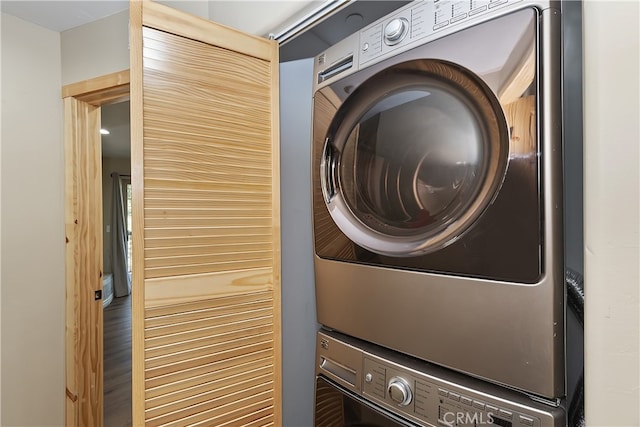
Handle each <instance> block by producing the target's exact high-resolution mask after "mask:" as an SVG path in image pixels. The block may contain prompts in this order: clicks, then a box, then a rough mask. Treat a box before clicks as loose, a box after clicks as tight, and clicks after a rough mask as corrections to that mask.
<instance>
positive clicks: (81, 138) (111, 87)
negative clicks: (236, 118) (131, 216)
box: [62, 70, 131, 427]
mask: <svg viewBox="0 0 640 427" xmlns="http://www.w3.org/2000/svg"><path fill="white" fill-rule="evenodd" d="M62 97H63V102H64V133H65V135H64V144H65V234H66V251H65V252H66V255H65V256H66V273H65V274H66V278H65V281H66V295H67V296H66V332H65V348H66V351H65V353H66V354H65V377H66V379H65V382H66V393H65V394H66V400H65V420H66V422H65V425H68V426H78V425H94V426H96V427H100V426H103V425H104V419H103V409H104V399H103V388H104V387H103V386H104V375H103V366H104V359H103V350H104V343H103V314H104V313H103V311H104V308H103V304H102V293H103V278H104V271H105V270H104V265H103V252H104V249H103V211H102V208H103V200H102V194H103V191H102V174H101V173H100V172H101V171H102V169H103V168H102V153H101V140H100V127H101V111H102V107H103V106H107V105H110V104H116V103H118V102H122V101H126V100H128V99H129V70H125V71H121V72H118V73H113V74H109V75H106V76H102V77H98V78H95V79H91V80H86V81H83V82H79V83H75V84H72V85H67V86H64V87H63V88H62ZM129 336H130V333H129ZM129 340H130V338H129ZM129 347H131V344H129ZM129 351H131V350H129ZM129 358H130V357H129ZM129 386H131V380H129ZM123 393H126V394H128V395H129V396H131V393H130V392H129V393H127V392H126V391H124V392H123ZM129 412H131V410H130V409H129Z"/></svg>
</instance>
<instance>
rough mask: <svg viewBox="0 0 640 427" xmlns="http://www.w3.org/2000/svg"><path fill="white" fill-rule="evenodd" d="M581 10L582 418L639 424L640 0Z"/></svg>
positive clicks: (591, 5)
mask: <svg viewBox="0 0 640 427" xmlns="http://www.w3.org/2000/svg"><path fill="white" fill-rule="evenodd" d="M583 7H584V9H583V10H584V20H583V22H584V38H583V40H584V124H585V126H584V144H585V146H584V148H585V187H584V196H585V292H586V307H585V314H586V319H585V322H586V324H585V334H586V336H585V381H586V421H587V424H588V425H590V426H632V425H640V414H639V413H638V411H639V408H638V402H639V401H640V396H639V374H640V372H639V366H640V360H639V357H638V349H639V345H638V340H639V339H640V338H639V337H640V319H639V317H638V316H639V315H638V311H639V299H638V294H639V292H638V291H639V289H638V284H639V279H640V277H639V267H638V265H639V261H640V252H639V249H638V248H639V246H640V238H639V227H640V209H639V205H640V183H639V175H638V164H639V162H638V160H639V157H640V152H639V145H640V142H639V141H640V132H639V129H638V126H639V121H638V120H639V119H638V118H639V117H640V107H639V103H640V102H639V95H640V85H639V79H640V78H639V76H640V67H639V63H640V43H639V40H640V33H639V30H638V28H639V25H638V24H639V22H638V18H639V15H640V5H639V3H638V2H635V1H634V2H628V1H622V2H612V1H609V2H600V1H586V2H585V3H584V6H583Z"/></svg>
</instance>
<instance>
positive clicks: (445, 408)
mask: <svg viewBox="0 0 640 427" xmlns="http://www.w3.org/2000/svg"><path fill="white" fill-rule="evenodd" d="M318 336H319V341H318V342H319V343H322V346H321V345H318V347H317V358H316V359H317V361H318V362H319V363H318V365H317V367H316V375H320V376H323V377H325V378H327V379H329V380H333V381H334V382H335V383H337V384H338V385H342V386H344V385H345V384H346V385H347V387H345V388H346V389H347V390H348V391H350V392H354V393H357V394H358V395H360V396H362V397H363V398H364V399H365V400H367V401H369V402H372V403H373V404H374V405H377V406H379V407H380V408H381V410H383V411H388V412H390V413H392V414H395V415H399V416H402V417H404V418H405V419H407V420H409V421H412V422H413V423H416V424H418V425H421V426H437V427H476V426H481V425H498V426H502V427H556V426H564V425H565V413H564V410H563V409H562V408H561V407H559V406H555V405H552V404H551V402H550V404H549V405H546V404H544V403H541V402H539V401H535V400H533V399H531V398H530V397H529V396H526V395H524V394H521V393H517V392H515V391H513V390H508V389H504V388H502V387H499V386H497V385H495V384H489V383H486V382H484V381H480V380H478V379H475V378H470V377H467V376H465V375H462V374H459V373H456V372H451V371H449V370H446V369H444V368H441V367H437V366H434V365H431V364H429V363H426V362H423V361H419V360H416V359H414V358H410V357H408V356H404V355H400V354H398V353H395V352H392V351H390V350H387V349H383V348H381V347H378V346H375V345H373V344H370V343H366V342H363V341H361V340H356V339H354V338H351V337H347V336H344V335H341V334H338V333H336V332H333V331H321V332H319V333H318ZM345 354H349V359H348V360H346V359H345V360H339V359H340V356H341V355H345ZM356 354H359V355H360V357H356ZM327 361H329V362H327ZM323 366H343V367H344V369H346V371H348V372H353V373H354V374H353V375H349V378H350V379H349V378H347V380H348V381H346V382H345V378H341V376H340V372H341V371H339V370H336V369H324V368H323ZM354 378H358V379H360V381H357V380H356V381H354V380H353V379H354Z"/></svg>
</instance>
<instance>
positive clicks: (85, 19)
mask: <svg viewBox="0 0 640 427" xmlns="http://www.w3.org/2000/svg"><path fill="white" fill-rule="evenodd" d="M0 8H1V10H2V12H4V13H7V14H9V15H13V16H16V17H18V18H20V19H23V20H25V21H28V22H32V23H34V24H38V25H40V26H41V27H45V28H48V29H50V30H54V31H66V30H69V29H71V28H75V27H78V26H80V25H84V24H87V23H89V22H93V21H97V20H98V19H102V18H106V17H107V16H111V15H113V14H115V13H118V12H121V11H123V10H127V9H129V2H128V1H126V0H108V1H104V0H98V1H77V0H76V1H58V0H56V1H51V0H49V1H31V0H29V1H25V0H18V1H16V0H2V1H0Z"/></svg>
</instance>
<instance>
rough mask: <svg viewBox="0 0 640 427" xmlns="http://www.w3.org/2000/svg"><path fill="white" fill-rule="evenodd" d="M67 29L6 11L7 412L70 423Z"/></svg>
mask: <svg viewBox="0 0 640 427" xmlns="http://www.w3.org/2000/svg"><path fill="white" fill-rule="evenodd" d="M60 65H61V64H60V35H59V33H57V32H53V31H50V30H47V29H44V28H42V27H39V26H36V25H33V24H30V23H27V22H25V21H22V20H20V19H18V18H14V17H12V16H9V15H6V14H4V13H3V14H2V149H1V151H2V155H1V160H2V168H1V173H2V178H1V183H2V215H1V216H2V245H1V246H2V249H1V251H2V256H3V258H2V272H1V273H2V299H1V301H2V310H1V312H2V332H1V336H2V368H1V369H2V399H1V400H2V409H3V410H2V420H1V421H0V424H1V425H3V426H48V425H51V426H53V425H56V426H60V425H63V424H64V415H63V411H64V302H65V285H64V279H65V276H64V271H65V270H64V268H65V262H64V261H65V257H64V250H65V244H64V239H65V235H64V149H63V140H62V100H61V98H60Z"/></svg>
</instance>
